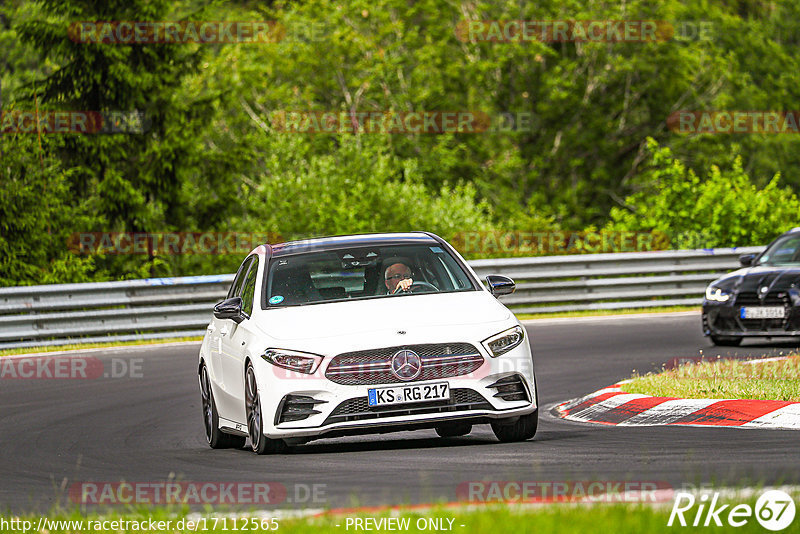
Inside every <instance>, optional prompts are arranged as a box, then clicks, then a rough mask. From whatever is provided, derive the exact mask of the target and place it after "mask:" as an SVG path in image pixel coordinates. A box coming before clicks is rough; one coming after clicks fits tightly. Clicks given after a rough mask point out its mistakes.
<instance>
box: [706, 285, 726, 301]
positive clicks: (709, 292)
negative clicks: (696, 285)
mask: <svg viewBox="0 0 800 534" xmlns="http://www.w3.org/2000/svg"><path fill="white" fill-rule="evenodd" d="M730 298H731V292H730V291H728V290H727V289H722V288H719V287H715V286H708V288H706V300H710V301H713V302H728V301H729V300H730Z"/></svg>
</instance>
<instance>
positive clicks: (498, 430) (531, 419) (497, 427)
mask: <svg viewBox="0 0 800 534" xmlns="http://www.w3.org/2000/svg"><path fill="white" fill-rule="evenodd" d="M538 426H539V409H538V408H537V409H536V411H535V412H533V413H529V414H528V415H522V416H520V418H519V419H517V420H516V421H514V422H513V423H504V422H503V420H502V419H501V420H499V421H497V422H494V423H492V432H494V435H495V436H497V439H499V440H500V441H502V442H503V443H509V442H512V441H525V440H529V439H531V438H532V437H533V436H534V435H536V428H537V427H538Z"/></svg>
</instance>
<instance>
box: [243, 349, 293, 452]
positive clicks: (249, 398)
mask: <svg viewBox="0 0 800 534" xmlns="http://www.w3.org/2000/svg"><path fill="white" fill-rule="evenodd" d="M244 376H245V384H244V405H245V412H247V433H248V435H249V436H250V447H251V448H252V449H253V452H254V453H256V454H274V453H279V452H283V451H284V450H286V448H287V447H286V442H285V441H283V440H282V439H270V438H268V437H267V436H265V435H264V431H263V430H264V425H263V421H264V417H263V414H262V411H261V397H260V396H259V394H258V384H257V383H256V374H255V371H254V370H253V364H252V363H250V362H248V363H247V370H246V371H245V375H244Z"/></svg>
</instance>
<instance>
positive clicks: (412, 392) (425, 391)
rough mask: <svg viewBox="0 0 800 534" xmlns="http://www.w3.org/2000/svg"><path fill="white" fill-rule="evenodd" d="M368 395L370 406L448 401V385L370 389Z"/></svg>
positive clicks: (443, 383) (441, 383)
mask: <svg viewBox="0 0 800 534" xmlns="http://www.w3.org/2000/svg"><path fill="white" fill-rule="evenodd" d="M368 395H369V405H370V406H386V405H389V404H408V403H411V402H430V401H438V400H448V399H450V385H449V384H448V383H447V382H437V383H436V384H415V385H413V386H412V385H408V386H389V387H385V388H372V389H369V390H368Z"/></svg>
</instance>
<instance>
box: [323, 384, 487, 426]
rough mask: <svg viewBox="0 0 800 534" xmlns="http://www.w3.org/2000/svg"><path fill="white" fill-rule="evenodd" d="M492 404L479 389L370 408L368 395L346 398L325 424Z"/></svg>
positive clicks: (457, 409)
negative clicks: (440, 397)
mask: <svg viewBox="0 0 800 534" xmlns="http://www.w3.org/2000/svg"><path fill="white" fill-rule="evenodd" d="M491 409H492V405H491V404H489V402H488V401H487V400H486V399H484V398H483V396H481V394H480V393H478V392H477V391H474V390H471V389H466V388H460V389H453V390H451V391H450V400H449V401H436V402H426V403H420V404H417V405H413V404H412V405H409V404H406V405H403V406H381V407H376V408H370V406H369V400H368V398H367V397H358V398H355V399H350V400H346V401H344V402H343V403H341V404H340V405H339V406H337V407H336V408H335V409H334V410H333V412H331V414H330V415H329V416H328V418H327V419H326V420H325V423H323V424H325V425H329V424H333V423H344V422H348V421H365V420H368V419H381V418H386V417H395V416H398V415H418V414H429V413H447V412H459V411H467V410H491Z"/></svg>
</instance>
